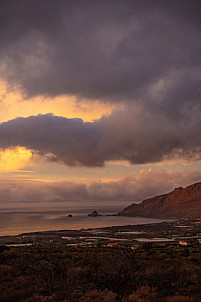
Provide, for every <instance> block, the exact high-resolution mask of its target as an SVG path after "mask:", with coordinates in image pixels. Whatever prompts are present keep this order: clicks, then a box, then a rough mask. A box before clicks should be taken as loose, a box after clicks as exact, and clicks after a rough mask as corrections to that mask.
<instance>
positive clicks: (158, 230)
mask: <svg viewBox="0 0 201 302" xmlns="http://www.w3.org/2000/svg"><path fill="white" fill-rule="evenodd" d="M200 244H201V218H196V219H193V220H177V221H173V222H163V223H156V224H144V225H129V226H119V227H116V226H114V227H108V228H100V229H79V230H60V231H45V232H35V233H24V234H20V235H18V236H1V237H0V246H7V247H19V246H33V245H45V246H48V245H56V246H66V247H74V248H85V247H93V248H95V247H113V248H114V247H115V248H118V247H120V248H123V247H124V248H131V249H136V248H138V247H140V246H143V245H146V246H148V245H155V246H156V245H159V246H169V247H172V248H174V247H178V246H193V245H200Z"/></svg>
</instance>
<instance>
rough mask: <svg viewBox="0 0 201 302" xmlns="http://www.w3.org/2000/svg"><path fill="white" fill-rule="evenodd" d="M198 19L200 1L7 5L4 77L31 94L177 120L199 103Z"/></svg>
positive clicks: (0, 11) (1, 45) (25, 1)
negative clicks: (138, 108) (183, 109)
mask: <svg viewBox="0 0 201 302" xmlns="http://www.w3.org/2000/svg"><path fill="white" fill-rule="evenodd" d="M200 15H201V3H200V1H199V0H192V1H189V0H174V1H173V0H169V1H166V0H164V1H163V0H160V1H157V0H141V1H131V0H121V1H120V0H105V1H98V0H86V1H80V0H75V1H70V0H69V1H62V0H61V1H51V0H49V1H37V0H13V1H12V0H11V1H5V0H4V1H1V4H0V56H1V74H2V77H4V78H6V79H7V80H9V82H10V83H13V84H16V83H17V84H20V85H21V88H22V89H23V90H24V91H25V92H26V93H28V94H29V95H40V94H45V95H52V96H55V95H60V94H70V95H72V94H73V95H77V96H79V97H81V98H82V97H84V98H88V99H99V100H102V101H104V100H106V101H125V100H129V101H140V102H141V103H145V104H147V106H151V109H152V110H153V108H155V107H156V108H155V109H154V110H164V109H165V110H166V111H169V112H170V113H171V114H173V113H172V108H175V109H174V110H175V111H178V110H179V108H180V106H186V104H188V103H189V102H190V103H191V102H192V103H193V104H198V103H199V102H200V89H199V87H200V85H199V83H200V72H201V56H200V52H201V39H200V30H201V21H200V20H201V19H200ZM176 109H177V110H176Z"/></svg>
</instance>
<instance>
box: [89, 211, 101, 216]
mask: <svg viewBox="0 0 201 302" xmlns="http://www.w3.org/2000/svg"><path fill="white" fill-rule="evenodd" d="M88 216H93V217H97V216H100V215H99V214H98V212H97V211H93V212H92V213H91V214H88Z"/></svg>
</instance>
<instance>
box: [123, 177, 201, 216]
mask: <svg viewBox="0 0 201 302" xmlns="http://www.w3.org/2000/svg"><path fill="white" fill-rule="evenodd" d="M118 215H120V216H141V217H167V218H172V217H182V218H188V219H192V218H196V217H200V216H201V182H200V183H196V184H193V185H190V186H188V187H186V188H181V187H180V188H176V189H175V190H174V191H172V192H170V193H168V194H163V195H159V196H155V197H152V198H149V199H146V200H144V201H143V202H141V203H140V204H132V205H130V206H128V207H127V208H125V209H124V210H123V211H122V212H120V213H118Z"/></svg>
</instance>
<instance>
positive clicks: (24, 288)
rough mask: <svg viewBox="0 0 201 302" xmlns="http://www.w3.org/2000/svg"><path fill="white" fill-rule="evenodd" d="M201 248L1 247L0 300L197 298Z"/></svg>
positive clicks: (151, 301) (157, 301)
mask: <svg viewBox="0 0 201 302" xmlns="http://www.w3.org/2000/svg"><path fill="white" fill-rule="evenodd" d="M200 277H201V247H200V246H198V245H197V246H191V247H179V246H178V247H175V248H171V247H170V246H167V247H166V246H160V245H157V246H150V245H148V246H147V245H145V246H141V247H139V248H138V249H136V250H132V249H130V248H129V249H128V248H78V249H76V248H73V247H71V248H69V247H66V246H63V247H61V246H60V247H58V246H55V245H52V246H41V245H40V244H39V245H38V246H37V245H36V246H31V247H18V248H15V247H11V248H5V247H1V249H0V278H1V282H0V301H1V302H13V301H22V302H60V301H63V302H128V301H130V302H132V301H133V302H134V301H136V302H173V301H174V302H176V301H180V302H181V301H182V302H190V301H192V302H194V301H196V302H197V301H201V300H200V299H201V289H200Z"/></svg>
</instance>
